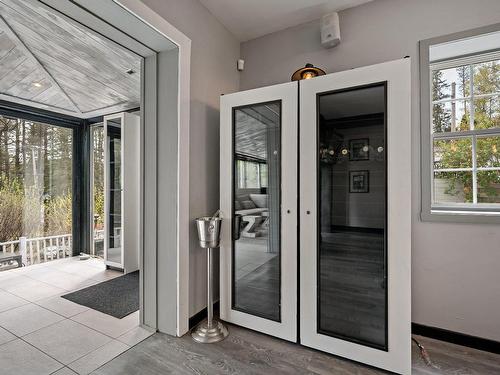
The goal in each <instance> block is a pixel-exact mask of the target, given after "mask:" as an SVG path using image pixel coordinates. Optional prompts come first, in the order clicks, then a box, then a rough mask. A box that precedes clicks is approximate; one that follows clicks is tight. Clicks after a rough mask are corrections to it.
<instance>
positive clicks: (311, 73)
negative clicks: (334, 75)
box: [292, 64, 326, 81]
mask: <svg viewBox="0 0 500 375" xmlns="http://www.w3.org/2000/svg"><path fill="white" fill-rule="evenodd" d="M325 74H326V73H325V71H324V70H323V69H320V68H317V67H315V66H314V65H313V64H306V66H305V67H303V68H300V69H299V70H297V71H295V73H293V74H292V81H300V80H301V79H311V78H314V77H318V76H324V75H325Z"/></svg>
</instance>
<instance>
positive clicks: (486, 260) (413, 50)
mask: <svg viewBox="0 0 500 375" xmlns="http://www.w3.org/2000/svg"><path fill="white" fill-rule="evenodd" d="M496 22H500V1H498V0H474V1H471V0H439V1H436V0H375V1H373V2H370V3H367V4H365V5H362V6H359V7H356V8H351V9H348V10H346V11H343V12H341V13H340V23H341V33H342V43H341V44H340V45H339V46H338V47H336V48H334V49H331V50H325V49H323V48H322V47H321V45H320V43H319V22H318V21H315V22H312V23H308V24H304V25H300V26H297V27H294V28H290V29H287V30H284V31H281V32H277V33H274V34H270V35H268V36H264V37H261V38H258V39H255V40H252V41H249V42H246V43H243V44H242V46H241V55H242V57H243V58H244V59H245V61H246V63H245V71H244V72H243V74H242V76H241V86H240V88H241V89H249V88H254V87H260V86H267V85H271V84H275V83H281V82H286V81H288V80H289V79H290V75H291V74H292V72H293V71H295V70H296V69H297V68H299V67H301V66H303V65H304V64H305V63H306V62H311V63H313V64H315V65H318V66H320V67H323V68H325V70H326V71H327V72H335V71H341V70H346V69H350V68H354V67H359V66H363V65H370V64H374V63H379V62H383V61H387V60H393V59H398V58H402V57H403V56H405V55H410V56H411V57H412V61H413V67H412V84H413V88H412V95H413V99H412V107H413V108H412V123H413V130H412V138H413V148H412V150H409V151H408V152H411V153H412V158H413V162H412V163H413V168H412V186H413V197H412V207H413V210H412V211H413V212H412V218H413V236H412V244H413V255H412V261H413V276H412V280H413V321H414V322H416V323H420V324H425V325H428V326H435V327H441V328H444V329H449V330H453V331H458V332H463V333H466V334H470V335H474V336H480V337H485V338H490V339H494V340H498V341H500V318H499V317H500V229H499V228H498V226H493V225H478V224H476V225H475V224H446V223H428V222H426V223H424V222H421V221H420V219H419V209H420V190H419V187H420V172H419V168H420V166H419V160H420V155H419V147H420V146H419V140H420V137H419V97H418V92H419V91H418V90H419V88H418V50H417V46H418V45H417V43H418V41H419V40H422V39H427V38H431V37H435V36H439V35H444V34H449V33H453V32H457V31H462V30H467V29H471V28H475V27H480V26H484V25H488V24H493V23H496Z"/></svg>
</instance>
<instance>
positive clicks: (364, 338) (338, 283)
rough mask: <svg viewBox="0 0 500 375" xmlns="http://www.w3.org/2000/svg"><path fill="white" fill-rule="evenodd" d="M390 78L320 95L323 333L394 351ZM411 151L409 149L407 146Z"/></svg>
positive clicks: (320, 318) (320, 314) (320, 310)
mask: <svg viewBox="0 0 500 375" xmlns="http://www.w3.org/2000/svg"><path fill="white" fill-rule="evenodd" d="M385 90H386V88H385V85H384V84H380V85H376V86H370V87H364V88H355V89H351V90H348V91H339V92H333V93H326V94H322V95H319V97H318V111H319V113H318V127H319V129H318V134H319V139H318V154H317V155H318V160H317V166H318V182H317V183H318V224H319V225H318V280H317V282H318V327H317V329H318V332H319V333H321V334H325V335H329V336H333V337H338V338H342V339H344V340H347V341H352V342H356V343H360V344H363V345H367V346H371V347H375V348H378V349H382V350H387V285H386V275H387V264H386V258H387V246H386V242H387V241H386V239H387V227H386V223H387V215H386V206H387V203H386V201H387V197H386V191H387V172H386V170H387V168H386V159H387V150H386V135H385V134H386V126H385V122H386V118H385V116H386V114H385V112H386V109H385V108H386V104H385V97H386V93H385ZM408 152H410V150H408Z"/></svg>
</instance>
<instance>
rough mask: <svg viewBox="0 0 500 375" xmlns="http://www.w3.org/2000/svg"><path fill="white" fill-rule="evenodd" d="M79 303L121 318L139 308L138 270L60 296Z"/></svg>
mask: <svg viewBox="0 0 500 375" xmlns="http://www.w3.org/2000/svg"><path fill="white" fill-rule="evenodd" d="M62 297H63V298H66V299H67V300H69V301H72V302H75V303H78V304H79V305H83V306H87V307H90V308H91V309H94V310H97V311H100V312H102V313H104V314H108V315H111V316H114V317H115V318H118V319H121V318H124V317H125V316H127V315H129V314H131V313H133V312H135V311H137V310H139V271H135V272H131V273H128V274H126V275H123V276H120V277H116V278H114V279H112V280H108V281H104V282H102V283H99V284H96V285H92V286H89V287H88V288H85V289H80V290H77V291H76V292H72V293H69V294H66V295H64V296H62Z"/></svg>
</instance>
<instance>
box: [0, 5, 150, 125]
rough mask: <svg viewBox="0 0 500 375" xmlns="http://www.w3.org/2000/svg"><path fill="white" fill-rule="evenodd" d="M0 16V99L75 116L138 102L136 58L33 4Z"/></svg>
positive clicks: (1, 10)
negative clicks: (30, 104)
mask: <svg viewBox="0 0 500 375" xmlns="http://www.w3.org/2000/svg"><path fill="white" fill-rule="evenodd" d="M0 16H1V17H0V69H1V70H0V98H2V99H4V100H12V101H18V102H22V103H23V104H29V103H32V104H33V105H34V106H37V107H42V108H46V109H51V110H53V111H59V112H61V111H62V112H63V113H66V114H72V115H74V116H78V117H81V118H88V117H93V116H95V114H96V112H101V113H102V110H103V109H108V108H109V110H110V111H113V112H116V111H117V110H126V109H131V108H137V107H138V106H139V103H140V71H141V57H139V56H137V55H136V54H134V53H132V52H130V51H128V50H126V49H124V48H122V47H120V46H119V45H117V44H115V43H114V42H112V41H110V40H108V39H106V38H104V37H102V36H101V35H99V34H96V33H94V32H92V31H90V30H88V29H86V28H84V27H83V26H81V25H79V24H76V23H74V22H73V21H71V20H69V19H67V18H66V17H64V16H62V15H60V14H58V13H56V12H54V11H52V10H51V9H50V8H47V7H45V6H43V5H42V4H39V3H34V2H25V1H20V0H0ZM130 72H132V74H130ZM16 99H17V100H16Z"/></svg>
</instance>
